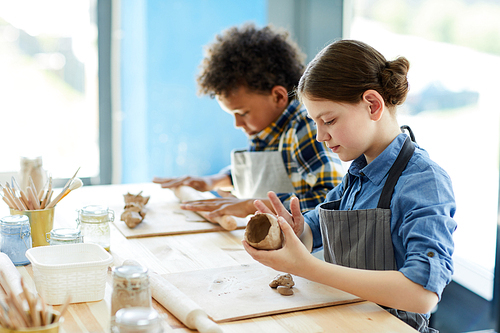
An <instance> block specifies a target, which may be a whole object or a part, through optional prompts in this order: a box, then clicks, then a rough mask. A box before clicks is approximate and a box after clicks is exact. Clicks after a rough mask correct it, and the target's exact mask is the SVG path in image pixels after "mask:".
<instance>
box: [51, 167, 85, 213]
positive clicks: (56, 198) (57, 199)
mask: <svg viewBox="0 0 500 333" xmlns="http://www.w3.org/2000/svg"><path fill="white" fill-rule="evenodd" d="M79 170H80V168H78V169H77V170H76V172H75V174H74V175H73V177H71V178H70V179H69V180H68V182H67V183H66V184H65V185H64V187H63V189H62V190H61V193H59V194H58V195H57V196H56V197H55V198H54V200H52V201H50V203H49V204H48V205H47V206H46V208H52V207H54V206H55V205H57V203H58V202H59V201H60V200H61V199H62V197H63V196H64V195H65V194H64V193H65V192H66V191H67V190H68V189H69V186H70V185H71V183H73V180H74V179H75V177H76V174H77V173H78V171H79Z"/></svg>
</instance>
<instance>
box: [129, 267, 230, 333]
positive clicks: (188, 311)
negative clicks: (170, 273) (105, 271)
mask: <svg viewBox="0 0 500 333" xmlns="http://www.w3.org/2000/svg"><path fill="white" fill-rule="evenodd" d="M123 264H124V265H133V266H141V265H140V264H139V263H138V262H137V261H135V260H130V259H129V260H125V261H124V262H123ZM149 283H150V286H151V294H152V296H153V298H154V299H155V300H156V301H157V302H158V303H160V304H161V305H163V307H165V309H167V310H168V311H169V312H170V313H172V314H173V315H174V316H175V317H176V318H177V319H179V320H180V321H181V322H182V323H183V324H184V325H186V326H187V327H188V328H190V329H192V330H198V332H201V333H222V329H221V328H220V326H219V325H217V324H216V323H214V322H213V321H212V320H211V319H210V318H208V315H207V314H206V312H205V311H204V310H203V309H202V308H200V307H199V306H198V305H197V304H196V303H195V302H193V301H192V300H191V299H190V298H189V297H187V296H186V295H185V294H184V293H183V292H181V291H180V290H179V289H177V288H176V287H175V286H174V285H173V284H171V283H170V282H168V281H167V280H165V279H164V278H163V277H161V276H160V275H159V274H158V273H155V272H152V273H150V274H149Z"/></svg>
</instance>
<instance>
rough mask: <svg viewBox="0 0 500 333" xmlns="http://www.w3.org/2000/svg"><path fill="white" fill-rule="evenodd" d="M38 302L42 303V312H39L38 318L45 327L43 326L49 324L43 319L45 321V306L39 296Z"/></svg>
mask: <svg viewBox="0 0 500 333" xmlns="http://www.w3.org/2000/svg"><path fill="white" fill-rule="evenodd" d="M40 302H41V303H42V310H41V311H40V318H41V320H42V326H45V325H48V324H49V323H47V322H46V321H45V319H47V315H46V313H47V304H45V300H44V299H43V297H42V296H40Z"/></svg>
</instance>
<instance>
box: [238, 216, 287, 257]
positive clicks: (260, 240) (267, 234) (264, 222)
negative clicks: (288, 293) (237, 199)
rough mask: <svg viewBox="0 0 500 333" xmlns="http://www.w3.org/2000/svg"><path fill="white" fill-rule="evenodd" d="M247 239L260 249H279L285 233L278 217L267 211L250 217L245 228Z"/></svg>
mask: <svg viewBox="0 0 500 333" xmlns="http://www.w3.org/2000/svg"><path fill="white" fill-rule="evenodd" d="M245 240H246V241H247V243H248V244H250V245H251V246H253V247H254V248H256V249H260V250H277V249H279V248H281V246H282V244H283V234H282V232H281V228H280V226H279V224H278V219H277V218H276V217H275V216H274V215H272V214H267V213H262V214H256V215H254V216H252V218H250V220H249V221H248V223H247V227H246V229H245Z"/></svg>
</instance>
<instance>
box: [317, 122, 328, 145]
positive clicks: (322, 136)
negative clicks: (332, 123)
mask: <svg viewBox="0 0 500 333" xmlns="http://www.w3.org/2000/svg"><path fill="white" fill-rule="evenodd" d="M330 138H331V137H330V134H328V132H327V131H325V130H323V129H322V128H321V126H318V127H317V132H316V141H318V142H325V141H328V140H330Z"/></svg>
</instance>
